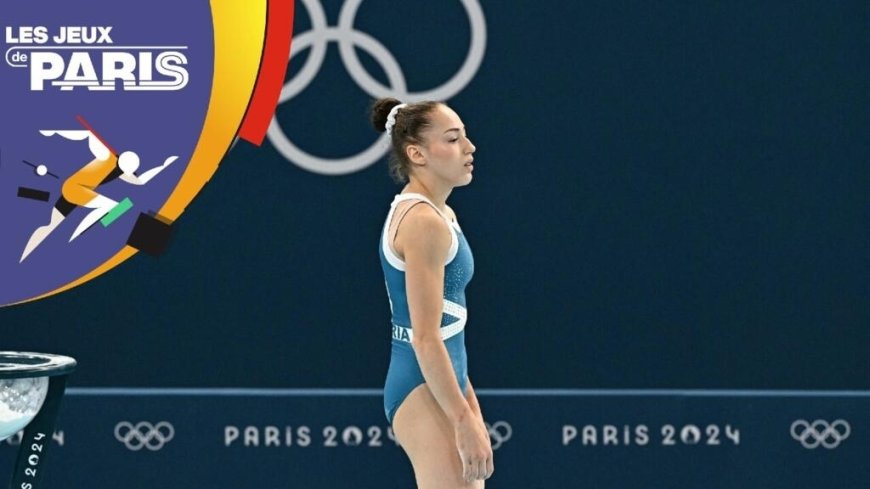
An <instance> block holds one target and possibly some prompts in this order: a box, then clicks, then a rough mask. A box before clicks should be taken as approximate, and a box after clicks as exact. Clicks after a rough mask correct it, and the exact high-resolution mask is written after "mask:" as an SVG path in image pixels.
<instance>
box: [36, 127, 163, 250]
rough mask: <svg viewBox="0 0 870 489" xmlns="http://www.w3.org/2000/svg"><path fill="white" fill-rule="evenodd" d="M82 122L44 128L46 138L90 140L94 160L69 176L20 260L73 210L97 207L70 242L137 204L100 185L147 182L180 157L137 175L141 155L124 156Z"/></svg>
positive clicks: (88, 215) (129, 152)
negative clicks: (68, 126) (113, 195)
mask: <svg viewBox="0 0 870 489" xmlns="http://www.w3.org/2000/svg"><path fill="white" fill-rule="evenodd" d="M78 119H79V122H80V123H82V125H83V126H85V129H69V130H41V131H39V132H40V134H42V135H43V136H46V137H52V136H59V137H62V138H64V139H68V140H70V141H85V140H87V142H88V148H89V149H90V151H91V154H92V155H93V157H94V159H93V160H91V161H90V162H89V163H87V164H86V165H85V166H83V167H82V168H81V169H79V170H78V171H76V172H75V173H73V174H72V175H71V176H70V177H69V178H67V179H66V180H65V181H64V183H63V187H62V190H61V197H60V198H59V199H58V200H57V202H56V203H55V204H54V207H53V208H52V210H51V218H50V220H49V222H48V224H46V225H44V226H40V227H38V228H36V229H35V230H34V231H33V233H32V234H31V235H30V239H29V240H28V241H27V244H26V245H25V246H24V252H23V253H22V254H21V259H20V260H19V263H20V262H23V261H24V260H25V259H26V258H27V257H28V256H29V255H30V254H31V253H33V251H34V250H35V249H36V248H37V247H38V246H39V245H40V243H42V242H43V241H44V240H45V238H47V237H48V236H49V235H50V234H51V233H52V231H54V230H55V229H56V228H57V227H58V226H59V225H60V224H61V223H62V222H63V221H64V220H65V219H66V218H67V216H69V215H70V214H71V213H72V211H73V210H75V209H76V208H77V207H85V208H89V209H93V210H92V211H91V212H89V213H88V214H87V215H86V216H85V217H84V218H83V219H82V221H81V223H79V225H78V227H76V229H75V231H73V233H72V236H70V238H69V241H70V242H72V241H73V240H74V239H76V238H77V237H79V236H80V235H81V234H82V233H83V232H85V231H86V230H87V229H88V228H90V227H91V226H92V225H94V224H95V223H96V222H97V221H100V220H103V225H105V226H108V225H110V224H111V223H112V222H114V220H116V219H117V218H118V217H120V216H121V215H123V214H124V213H126V212H127V211H128V210H130V208H132V207H133V203H132V201H130V199H123V200H121V201H120V202H119V201H116V200H114V199H111V198H109V197H107V196H105V195H102V194H101V193H99V192H97V187H99V186H100V185H103V184H105V183H108V182H110V181H112V180H115V179H120V180H121V181H124V182H126V183H129V184H131V185H145V184H146V183H148V182H149V181H150V180H151V179H152V178H154V177H155V176H157V174H158V173H160V172H161V171H163V170H164V169H166V168H167V167H168V166H169V165H171V164H172V162H174V161H175V160H176V159H178V156H170V157H168V158H166V160H165V161H164V162H163V164H162V165H160V166H157V167H154V168H152V169H150V170H148V171H146V172H144V173H142V174H141V175H137V174H136V170H138V169H139V155H137V154H136V153H134V152H133V151H124V152H123V153H121V154H120V155H119V154H118V153H117V152H116V151H115V150H114V149H112V148H111V146H109V145H108V144H107V143H106V142H105V141H104V140H103V138H101V137H100V136H99V134H97V133H96V132H95V131H94V130H93V128H91V127H90V126H89V125H88V124H87V122H85V120H84V119H83V118H81V117H79V118H78Z"/></svg>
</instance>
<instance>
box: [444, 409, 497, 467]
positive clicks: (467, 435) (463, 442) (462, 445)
mask: <svg viewBox="0 0 870 489" xmlns="http://www.w3.org/2000/svg"><path fill="white" fill-rule="evenodd" d="M454 432H455V433H456V448H457V449H458V450H459V458H460V459H461V460H462V477H463V478H464V479H465V480H466V481H469V482H471V481H474V480H483V479H488V478H489V476H491V475H492V472H493V470H494V468H493V461H492V445H491V444H490V441H489V433H488V432H487V431H486V426H484V424H483V422H481V420H480V418H478V417H476V416H474V415H473V414H472V413H471V412H468V414H467V415H466V416H463V417H462V418H461V419H460V420H459V422H458V423H457V424H456V426H455V427H454Z"/></svg>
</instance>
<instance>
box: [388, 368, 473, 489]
mask: <svg viewBox="0 0 870 489" xmlns="http://www.w3.org/2000/svg"><path fill="white" fill-rule="evenodd" d="M393 432H394V433H395V434H396V440H398V442H399V445H401V447H402V449H403V450H404V451H405V453H406V454H407V455H408V458H410V459H411V465H413V467H414V477H415V478H416V479H417V487H418V488H419V489H457V488H462V489H482V488H483V487H484V481H482V480H477V481H473V482H466V481H465V480H464V479H463V478H462V461H461V460H460V458H459V452H458V451H457V449H456V438H455V434H454V431H453V426H452V425H451V423H450V420H449V419H447V415H446V414H444V411H443V410H442V409H441V406H439V405H438V401H437V400H435V397H434V396H433V395H432V392H431V391H430V390H429V387H428V386H427V385H426V384H425V383H424V384H421V385H419V386H417V387H416V388H414V390H412V391H411V393H410V394H408V396H407V397H406V398H405V400H404V402H402V404H401V405H400V406H399V408H398V410H397V411H396V414H395V416H394V417H393Z"/></svg>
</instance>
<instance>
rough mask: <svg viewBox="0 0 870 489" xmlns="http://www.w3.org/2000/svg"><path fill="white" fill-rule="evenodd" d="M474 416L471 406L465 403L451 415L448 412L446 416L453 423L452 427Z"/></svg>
mask: <svg viewBox="0 0 870 489" xmlns="http://www.w3.org/2000/svg"><path fill="white" fill-rule="evenodd" d="M474 416H475V415H474V412H473V411H472V410H471V407H469V406H468V404H466V405H465V406H463V407H462V408H461V409H459V410H458V411H455V412H454V414H453V415H452V416H451V415H450V414H448V416H447V417H448V419H450V422H451V423H452V424H453V427H454V428H457V427H459V426H460V425H461V424H462V423H463V422H464V421H467V420H469V419H472V418H474Z"/></svg>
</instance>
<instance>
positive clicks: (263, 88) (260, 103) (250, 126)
mask: <svg viewBox="0 0 870 489" xmlns="http://www.w3.org/2000/svg"><path fill="white" fill-rule="evenodd" d="M293 3H294V2H293V0H269V4H268V8H267V10H266V41H265V43H264V44H265V45H264V48H263V59H262V61H261V62H260V73H259V74H258V75H257V83H256V85H255V86H254V93H253V95H252V96H251V102H250V104H249V105H248V112H247V114H245V118H244V120H243V121H242V126H241V128H240V129H239V137H241V138H242V139H244V140H245V141H248V142H250V143H253V144H256V145H257V146H259V145H260V144H262V142H263V138H264V137H266V130H267V129H268V128H269V123H270V122H271V121H272V114H273V113H274V112H275V106H276V105H278V96H279V95H280V94H281V88H282V87H283V85H284V74H285V73H286V72H287V62H288V61H289V60H290V43H291V41H292V40H293Z"/></svg>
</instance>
